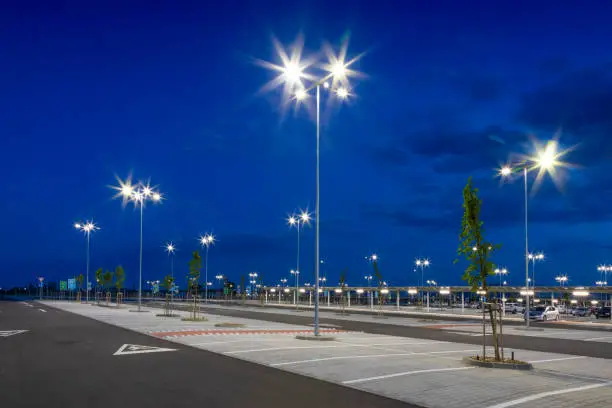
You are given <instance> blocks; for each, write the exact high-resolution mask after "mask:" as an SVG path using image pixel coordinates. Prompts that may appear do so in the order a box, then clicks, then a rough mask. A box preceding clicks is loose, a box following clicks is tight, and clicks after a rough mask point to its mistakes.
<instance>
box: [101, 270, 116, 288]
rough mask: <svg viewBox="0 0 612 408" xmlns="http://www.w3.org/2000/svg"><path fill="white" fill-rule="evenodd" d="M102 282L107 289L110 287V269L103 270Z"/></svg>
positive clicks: (111, 276)
mask: <svg viewBox="0 0 612 408" xmlns="http://www.w3.org/2000/svg"><path fill="white" fill-rule="evenodd" d="M102 284H103V285H104V287H105V288H106V289H107V290H108V289H110V287H111V285H112V284H113V273H112V272H111V271H106V272H104V275H102Z"/></svg>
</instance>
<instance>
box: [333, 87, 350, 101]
mask: <svg viewBox="0 0 612 408" xmlns="http://www.w3.org/2000/svg"><path fill="white" fill-rule="evenodd" d="M336 95H338V98H340V99H347V98H348V97H349V91H348V89H346V88H344V87H342V88H338V90H337V91H336Z"/></svg>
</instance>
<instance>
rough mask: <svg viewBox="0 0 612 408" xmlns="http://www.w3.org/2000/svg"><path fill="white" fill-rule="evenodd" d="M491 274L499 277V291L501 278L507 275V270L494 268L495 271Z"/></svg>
mask: <svg viewBox="0 0 612 408" xmlns="http://www.w3.org/2000/svg"><path fill="white" fill-rule="evenodd" d="M493 272H494V273H495V274H496V275H499V288H500V291H501V287H502V276H506V275H507V274H508V269H506V268H495V270H494V271H493ZM500 297H501V292H500Z"/></svg>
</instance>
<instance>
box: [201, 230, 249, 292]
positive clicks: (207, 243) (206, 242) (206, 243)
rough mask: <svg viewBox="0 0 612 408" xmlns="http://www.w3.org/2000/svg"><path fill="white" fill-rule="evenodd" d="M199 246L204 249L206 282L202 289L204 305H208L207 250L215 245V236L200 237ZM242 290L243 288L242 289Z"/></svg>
mask: <svg viewBox="0 0 612 408" xmlns="http://www.w3.org/2000/svg"><path fill="white" fill-rule="evenodd" d="M200 244H201V245H202V246H203V247H206V258H205V261H204V280H205V282H206V286H205V288H204V298H205V300H204V303H208V286H210V285H209V284H208V249H209V248H210V247H211V246H212V245H214V244H215V236H214V235H213V234H205V235H202V236H200ZM242 290H244V288H242Z"/></svg>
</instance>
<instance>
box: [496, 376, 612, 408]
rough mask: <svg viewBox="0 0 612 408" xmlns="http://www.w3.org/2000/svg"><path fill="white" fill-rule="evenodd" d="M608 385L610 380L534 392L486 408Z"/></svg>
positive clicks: (500, 406)
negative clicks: (538, 392)
mask: <svg viewBox="0 0 612 408" xmlns="http://www.w3.org/2000/svg"><path fill="white" fill-rule="evenodd" d="M610 385H612V382H607V383H601V384H591V385H583V386H582V387H576V388H566V389H564V390H557V391H548V392H542V393H540V394H534V395H530V396H528V397H523V398H518V399H515V400H512V401H508V402H502V403H501V404H497V405H491V406H490V407H488V408H507V407H513V406H515V405H519V404H524V403H525V402H530V401H535V400H539V399H542V398H546V397H550V396H552V395H560V394H568V393H570V392H578V391H586V390H592V389H593V388H601V387H607V386H610Z"/></svg>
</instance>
